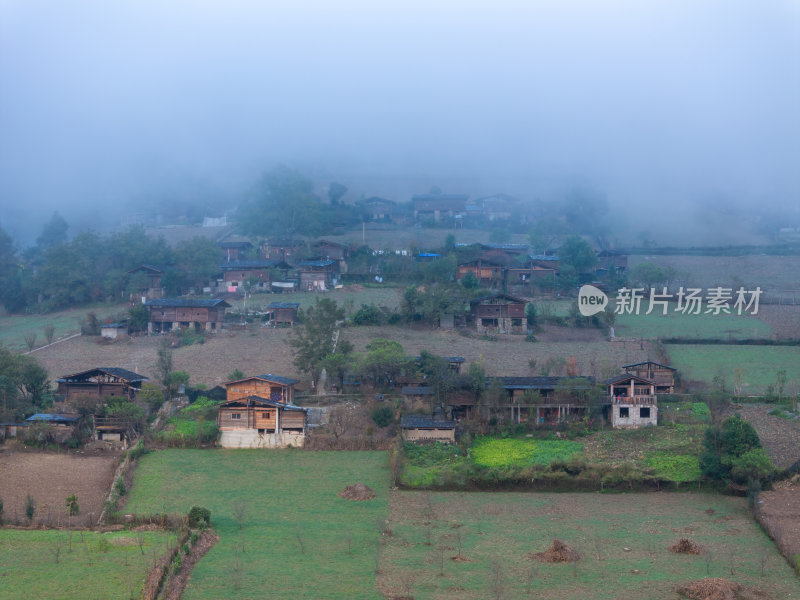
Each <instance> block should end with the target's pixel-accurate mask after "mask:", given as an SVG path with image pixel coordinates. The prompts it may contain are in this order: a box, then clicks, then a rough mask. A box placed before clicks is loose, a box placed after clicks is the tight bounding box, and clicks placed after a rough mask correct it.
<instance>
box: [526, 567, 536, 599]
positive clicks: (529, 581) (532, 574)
mask: <svg viewBox="0 0 800 600" xmlns="http://www.w3.org/2000/svg"><path fill="white" fill-rule="evenodd" d="M534 581H536V565H535V564H532V565H531V568H530V569H528V572H527V573H526V574H525V593H526V594H527V595H528V596H530V595H531V594H532V593H533V582H534Z"/></svg>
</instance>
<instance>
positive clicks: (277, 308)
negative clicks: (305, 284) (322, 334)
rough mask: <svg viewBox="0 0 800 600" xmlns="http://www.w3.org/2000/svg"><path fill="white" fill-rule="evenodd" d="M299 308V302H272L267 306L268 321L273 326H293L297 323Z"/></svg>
mask: <svg viewBox="0 0 800 600" xmlns="http://www.w3.org/2000/svg"><path fill="white" fill-rule="evenodd" d="M299 308H300V303H299V302H270V303H269V306H267V311H268V313H267V315H268V320H267V322H268V323H269V324H270V325H272V326H273V327H275V326H280V325H288V326H290V327H292V326H294V324H295V323H297V310H298V309H299Z"/></svg>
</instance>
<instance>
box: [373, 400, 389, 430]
mask: <svg viewBox="0 0 800 600" xmlns="http://www.w3.org/2000/svg"><path fill="white" fill-rule="evenodd" d="M370 416H371V417H372V420H373V421H374V422H375V425H377V426H378V427H387V426H388V425H390V424H391V423H392V421H394V410H392V407H391V406H387V405H385V404H384V405H381V406H376V407H375V408H374V409H373V410H372V413H371V414H370Z"/></svg>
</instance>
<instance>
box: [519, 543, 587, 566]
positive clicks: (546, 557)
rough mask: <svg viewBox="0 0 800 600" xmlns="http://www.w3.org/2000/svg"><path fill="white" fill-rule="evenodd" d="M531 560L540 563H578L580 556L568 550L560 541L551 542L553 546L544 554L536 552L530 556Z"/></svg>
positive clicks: (571, 549)
mask: <svg viewBox="0 0 800 600" xmlns="http://www.w3.org/2000/svg"><path fill="white" fill-rule="evenodd" d="M531 558H533V559H535V560H538V561H540V562H548V563H559V562H575V561H578V560H580V559H581V555H580V552H578V551H577V550H574V549H573V548H570V547H569V546H568V545H567V544H566V543H564V542H562V541H561V540H553V545H552V546H550V547H549V548H548V549H547V550H546V551H545V552H536V553H534V554H533V555H531Z"/></svg>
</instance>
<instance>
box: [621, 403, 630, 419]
mask: <svg viewBox="0 0 800 600" xmlns="http://www.w3.org/2000/svg"><path fill="white" fill-rule="evenodd" d="M630 416H631V413H630V408H628V407H627V406H620V407H619V418H620V419H629V418H630Z"/></svg>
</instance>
